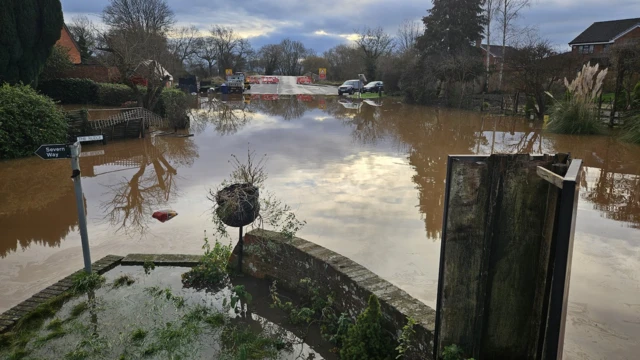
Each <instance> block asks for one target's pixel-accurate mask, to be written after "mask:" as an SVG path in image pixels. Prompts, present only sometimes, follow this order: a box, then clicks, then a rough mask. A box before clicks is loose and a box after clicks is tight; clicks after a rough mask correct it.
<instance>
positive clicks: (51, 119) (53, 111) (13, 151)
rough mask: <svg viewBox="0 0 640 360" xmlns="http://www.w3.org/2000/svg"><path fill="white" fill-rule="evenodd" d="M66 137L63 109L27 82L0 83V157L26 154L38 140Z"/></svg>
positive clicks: (47, 142)
mask: <svg viewBox="0 0 640 360" xmlns="http://www.w3.org/2000/svg"><path fill="white" fill-rule="evenodd" d="M66 140H67V122H66V120H65V117H64V114H63V112H62V111H61V110H60V109H59V108H58V106H56V104H55V103H54V102H53V101H52V100H51V99H49V98H47V97H46V96H42V95H39V94H38V93H37V92H36V91H35V90H33V89H32V88H31V87H30V86H26V85H16V86H9V85H8V84H5V85H2V86H1V87H0V159H11V158H17V157H22V156H29V155H31V154H33V152H34V151H35V150H36V149H37V148H38V147H39V146H40V145H42V144H51V143H54V144H55V143H60V142H66Z"/></svg>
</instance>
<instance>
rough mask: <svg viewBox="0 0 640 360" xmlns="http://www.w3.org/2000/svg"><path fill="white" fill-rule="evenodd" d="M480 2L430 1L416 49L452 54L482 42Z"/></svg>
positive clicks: (461, 0) (482, 3)
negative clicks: (423, 30)
mask: <svg viewBox="0 0 640 360" xmlns="http://www.w3.org/2000/svg"><path fill="white" fill-rule="evenodd" d="M483 6H484V0H433V7H432V8H431V9H430V10H428V12H429V15H427V16H425V17H424V18H423V19H422V22H424V25H425V32H424V35H422V36H421V38H420V39H419V41H418V47H419V48H420V49H421V50H423V51H426V52H429V53H434V52H439V53H447V54H455V53H457V52H459V51H464V50H467V49H468V48H469V47H471V46H473V44H474V42H475V41H476V40H480V39H482V33H483V30H484V25H485V24H486V21H487V20H486V16H485V14H484V9H483Z"/></svg>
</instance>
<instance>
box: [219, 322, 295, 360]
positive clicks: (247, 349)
mask: <svg viewBox="0 0 640 360" xmlns="http://www.w3.org/2000/svg"><path fill="white" fill-rule="evenodd" d="M220 339H221V341H222V347H223V348H224V349H225V351H226V353H227V354H228V355H231V356H233V359H277V358H278V352H279V349H282V348H286V346H284V345H283V344H282V341H281V340H280V339H277V338H271V337H268V336H266V335H265V334H262V333H255V332H253V331H251V329H249V328H247V327H245V326H241V325H235V326H231V325H230V326H226V327H225V328H224V329H223V330H222V333H221V335H220Z"/></svg>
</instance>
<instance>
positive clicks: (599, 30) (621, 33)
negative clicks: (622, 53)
mask: <svg viewBox="0 0 640 360" xmlns="http://www.w3.org/2000/svg"><path fill="white" fill-rule="evenodd" d="M633 40H640V18H635V19H623V20H612V21H599V22H595V23H593V24H591V26H589V27H588V28H587V29H586V30H585V31H583V32H582V33H581V34H580V35H578V37H576V38H575V39H573V41H571V42H570V43H569V46H571V51H572V52H573V53H574V54H580V55H583V56H585V57H593V58H598V57H601V58H606V57H607V50H608V49H609V47H610V46H611V45H613V44H620V43H624V42H628V41H633Z"/></svg>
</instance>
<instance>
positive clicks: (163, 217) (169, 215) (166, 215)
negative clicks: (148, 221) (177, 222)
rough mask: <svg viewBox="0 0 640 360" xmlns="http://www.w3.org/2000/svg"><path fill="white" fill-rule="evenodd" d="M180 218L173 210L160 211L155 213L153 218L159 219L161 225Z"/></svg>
mask: <svg viewBox="0 0 640 360" xmlns="http://www.w3.org/2000/svg"><path fill="white" fill-rule="evenodd" d="M176 216H178V213H177V212H175V211H173V210H159V211H156V212H154V213H153V215H152V217H153V218H154V219H157V220H158V221H160V222H161V223H163V222H165V221H169V220H171V219H173V218H174V217H176Z"/></svg>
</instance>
